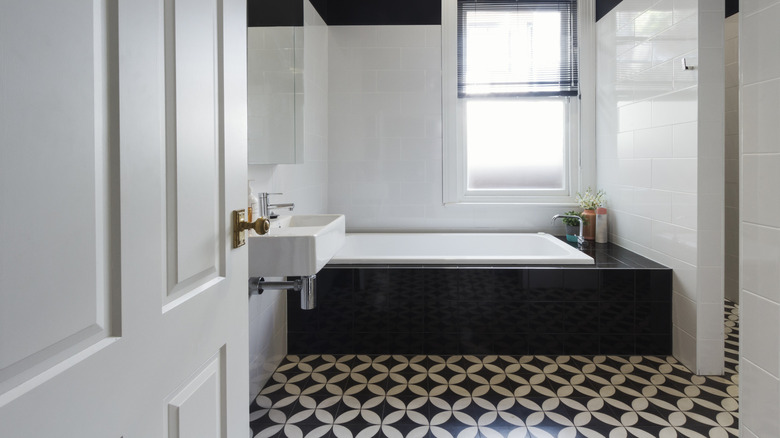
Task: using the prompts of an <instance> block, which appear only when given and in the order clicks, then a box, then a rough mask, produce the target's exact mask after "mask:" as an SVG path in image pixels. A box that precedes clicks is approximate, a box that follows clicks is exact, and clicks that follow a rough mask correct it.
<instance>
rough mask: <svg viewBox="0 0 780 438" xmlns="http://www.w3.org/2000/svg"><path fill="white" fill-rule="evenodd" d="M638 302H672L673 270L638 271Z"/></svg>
mask: <svg viewBox="0 0 780 438" xmlns="http://www.w3.org/2000/svg"><path fill="white" fill-rule="evenodd" d="M636 300H637V301H666V302H671V301H672V270H671V269H663V270H659V269H656V270H640V271H636Z"/></svg>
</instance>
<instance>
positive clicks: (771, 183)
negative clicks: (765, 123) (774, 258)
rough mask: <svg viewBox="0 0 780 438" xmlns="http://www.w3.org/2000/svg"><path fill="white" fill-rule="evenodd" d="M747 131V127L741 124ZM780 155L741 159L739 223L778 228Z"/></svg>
mask: <svg viewBox="0 0 780 438" xmlns="http://www.w3.org/2000/svg"><path fill="white" fill-rule="evenodd" d="M745 129H748V128H747V124H746V125H745ZM778 187H780V154H761V155H758V154H744V155H743V156H742V196H741V198H742V220H743V221H745V222H751V223H756V224H762V225H769V226H774V227H780V202H778V201H777V200H778V194H777V193H778V192H777V188H778Z"/></svg>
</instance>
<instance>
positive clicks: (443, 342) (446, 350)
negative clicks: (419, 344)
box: [423, 332, 460, 354]
mask: <svg viewBox="0 0 780 438" xmlns="http://www.w3.org/2000/svg"><path fill="white" fill-rule="evenodd" d="M459 342H460V335H459V334H458V333H457V332H455V333H425V344H424V345H423V349H424V353H425V354H458V344H459Z"/></svg>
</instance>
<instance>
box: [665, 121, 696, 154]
mask: <svg viewBox="0 0 780 438" xmlns="http://www.w3.org/2000/svg"><path fill="white" fill-rule="evenodd" d="M697 126H698V125H697V123H696V122H689V123H681V124H677V125H674V126H673V127H672V142H673V146H672V151H673V152H672V153H673V156H674V158H696V156H697V155H698V146H699V143H698V140H697V138H698V137H697V134H696V131H697Z"/></svg>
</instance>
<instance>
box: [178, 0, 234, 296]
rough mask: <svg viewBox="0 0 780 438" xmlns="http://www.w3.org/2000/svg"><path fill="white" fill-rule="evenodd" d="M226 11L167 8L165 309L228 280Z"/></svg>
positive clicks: (200, 1) (198, 2)
mask: <svg viewBox="0 0 780 438" xmlns="http://www.w3.org/2000/svg"><path fill="white" fill-rule="evenodd" d="M221 9H222V8H221V2H219V1H217V0H175V1H174V0H166V2H165V23H166V41H165V70H166V84H165V87H166V102H165V106H166V149H167V158H168V166H167V176H166V177H167V185H168V189H167V193H168V201H167V203H168V217H167V222H168V284H169V290H168V299H167V301H168V302H170V300H172V299H175V298H177V297H180V296H182V295H183V294H186V293H188V292H192V291H198V290H202V288H201V286H203V285H204V284H206V283H208V282H209V281H211V280H213V279H214V278H215V277H216V276H222V275H224V272H223V269H222V265H223V263H222V256H223V255H222V249H223V248H222V243H223V241H222V240H221V238H222V233H221V232H220V228H219V218H220V217H221V216H222V213H223V212H222V211H221V210H220V208H219V206H220V202H219V201H220V199H219V197H218V195H219V192H220V186H221V185H222V184H221V183H222V181H221V177H222V175H223V169H222V168H221V166H222V163H224V157H223V156H222V155H223V148H222V145H221V138H220V132H221V126H220V124H219V123H220V119H219V117H218V115H219V114H220V113H221V112H222V109H221V108H220V107H219V105H220V102H221V99H220V96H219V93H220V89H219V72H220V71H219V65H218V62H219V59H221V49H220V42H221V40H222V35H221V26H218V23H219V22H220V18H221V17H220V16H219V15H220V14H221Z"/></svg>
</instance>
